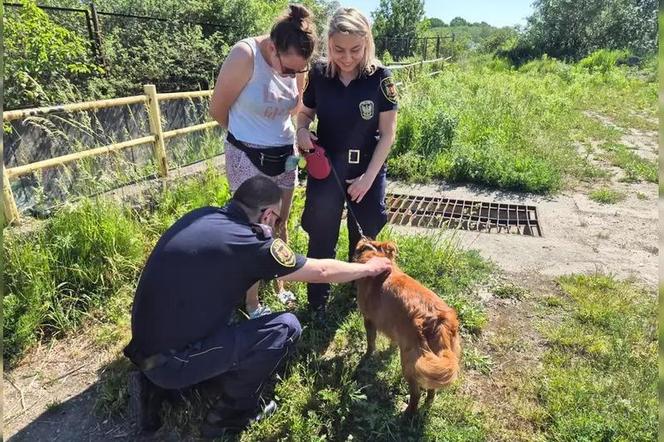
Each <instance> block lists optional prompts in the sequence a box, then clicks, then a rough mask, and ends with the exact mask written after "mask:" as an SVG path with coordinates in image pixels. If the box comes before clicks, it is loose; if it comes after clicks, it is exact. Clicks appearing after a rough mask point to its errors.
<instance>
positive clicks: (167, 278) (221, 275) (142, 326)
mask: <svg viewBox="0 0 664 442" xmlns="http://www.w3.org/2000/svg"><path fill="white" fill-rule="evenodd" d="M257 231H259V229H257V228H256V227H255V226H252V224H251V223H250V222H249V220H248V218H247V216H246V214H245V213H244V211H243V210H242V209H241V208H240V207H239V206H238V205H237V204H236V203H234V202H231V203H229V204H228V205H227V206H225V207H222V208H220V207H203V208H200V209H196V210H194V211H192V212H189V213H188V214H186V215H185V216H183V217H182V218H181V219H180V220H178V221H177V222H176V223H175V224H174V225H173V226H172V227H171V228H169V229H168V230H167V231H166V232H165V233H164V235H163V236H162V237H161V239H160V240H159V242H158V243H157V245H156V246H155V249H154V250H153V251H152V254H151V255H150V257H149V258H148V261H147V263H146V265H145V268H144V270H143V273H142V275H141V278H140V281H139V284H138V288H137V290H136V296H135V298H134V306H133V311H132V325H131V326H132V344H133V345H134V346H135V348H136V349H138V350H139V351H140V352H141V353H143V354H144V355H145V356H150V355H153V354H156V353H161V352H165V351H168V350H171V349H173V350H181V349H183V348H185V347H186V346H187V345H188V344H193V343H195V342H197V341H199V340H200V339H202V338H204V337H206V336H208V335H210V334H212V333H213V332H215V331H216V330H218V329H219V327H223V326H225V325H226V324H228V321H229V319H230V316H231V313H232V312H233V310H234V309H235V308H236V307H237V305H238V304H240V303H242V302H243V301H244V300H245V297H246V293H247V290H248V289H249V288H250V287H251V286H252V285H253V284H254V283H256V282H257V281H259V280H261V279H271V278H276V277H279V276H284V275H287V274H289V273H292V272H294V271H295V270H298V269H299V268H301V267H302V266H303V265H304V263H305V261H306V258H305V257H304V256H301V255H296V254H295V253H293V251H292V250H291V249H290V248H289V247H288V246H287V245H286V244H285V243H284V242H283V241H281V240H280V239H273V238H271V237H269V236H268V237H267V238H266V237H265V236H264V235H263V234H261V233H257Z"/></svg>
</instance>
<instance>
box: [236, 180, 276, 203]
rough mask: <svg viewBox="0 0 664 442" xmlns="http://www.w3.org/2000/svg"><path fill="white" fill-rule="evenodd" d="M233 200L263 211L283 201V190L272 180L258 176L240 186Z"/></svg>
mask: <svg viewBox="0 0 664 442" xmlns="http://www.w3.org/2000/svg"><path fill="white" fill-rule="evenodd" d="M233 200H235V201H237V202H238V203H240V204H242V205H243V206H245V207H247V208H249V209H263V208H265V207H268V206H272V205H274V204H278V203H279V202H280V201H281V189H280V188H279V186H277V185H276V184H275V183H274V181H272V180H271V179H269V178H267V177H265V176H262V175H256V176H253V177H251V178H249V179H248V180H246V181H245V182H243V183H242V184H240V187H238V188H237V190H236V191H235V193H234V194H233Z"/></svg>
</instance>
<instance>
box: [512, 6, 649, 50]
mask: <svg viewBox="0 0 664 442" xmlns="http://www.w3.org/2000/svg"><path fill="white" fill-rule="evenodd" d="M534 8H535V13H534V14H533V15H532V16H531V17H529V18H528V24H527V27H526V31H525V33H524V34H523V35H522V37H521V39H520V40H519V41H518V43H517V45H516V47H515V48H514V49H513V50H512V51H511V53H509V54H508V56H510V58H512V59H513V60H514V59H518V60H520V61H525V60H523V58H524V57H525V58H526V59H527V58H535V57H539V56H540V55H542V54H544V53H546V54H548V55H549V56H552V57H556V58H562V59H567V60H579V59H581V58H583V57H585V56H587V55H588V54H590V53H592V52H594V51H596V50H598V49H628V50H630V51H631V52H633V53H634V54H636V55H639V56H643V55H647V54H653V53H655V52H656V50H657V1H656V0H575V1H572V0H536V1H535V3H534Z"/></svg>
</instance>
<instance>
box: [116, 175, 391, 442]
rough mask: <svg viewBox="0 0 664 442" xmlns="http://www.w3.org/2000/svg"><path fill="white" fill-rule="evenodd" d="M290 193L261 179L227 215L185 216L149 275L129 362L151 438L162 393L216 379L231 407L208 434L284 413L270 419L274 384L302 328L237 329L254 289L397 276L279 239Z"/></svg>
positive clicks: (224, 210) (290, 318)
mask: <svg viewBox="0 0 664 442" xmlns="http://www.w3.org/2000/svg"><path fill="white" fill-rule="evenodd" d="M281 195H282V192H281V190H280V189H279V187H278V186H277V185H276V184H274V183H273V182H272V181H271V180H270V179H269V178H266V177H264V176H255V177H253V178H250V179H248V180H247V181H245V182H244V183H243V184H242V185H240V187H239V188H238V189H237V191H236V192H235V194H234V195H233V198H232V199H231V201H230V203H229V204H228V205H226V206H225V207H204V208H200V209H196V210H193V211H191V212H189V213H187V214H186V215H184V216H183V217H182V218H181V219H180V220H178V221H177V222H176V223H175V224H174V225H173V226H172V227H171V228H169V229H168V230H167V231H166V232H165V233H164V234H163V236H162V237H161V238H160V240H159V241H158V243H157V245H156V246H155V248H154V250H153V251H152V254H151V255H150V257H149V258H148V261H147V263H146V265H145V268H144V270H143V273H142V275H141V278H140V281H139V284H138V288H137V290H136V295H135V298H134V305H133V310H132V324H131V327H132V339H131V342H130V343H129V345H128V346H127V347H126V348H125V355H127V357H128V358H129V359H131V360H132V362H134V364H136V365H137V366H138V367H139V369H140V371H139V372H135V373H133V374H132V375H131V378H130V396H131V397H130V405H131V408H132V409H133V413H134V414H135V416H136V418H137V420H138V424H139V427H140V429H141V430H148V431H149V430H156V429H157V428H158V427H159V426H160V422H159V406H160V401H161V397H162V394H163V390H162V389H182V388H186V387H190V386H193V385H195V384H198V383H200V382H203V381H206V380H210V379H213V380H214V382H215V383H217V382H218V383H217V385H219V386H220V387H221V388H220V390H221V392H222V394H221V398H220V400H219V402H218V403H217V405H216V406H215V407H213V409H212V410H210V412H209V413H208V417H207V419H206V422H205V424H204V426H203V429H202V433H203V436H206V437H216V436H219V435H222V434H224V433H227V432H231V431H232V432H236V431H241V430H242V429H243V428H244V427H245V426H247V425H248V424H249V423H251V422H252V421H254V420H257V419H261V418H262V417H265V416H266V415H267V414H269V413H270V412H272V411H274V410H275V409H276V404H275V403H274V402H273V401H270V402H269V403H268V404H267V405H266V406H264V407H263V408H262V409H261V407H259V398H260V395H261V390H262V387H263V384H264V383H265V381H266V380H267V379H268V378H269V377H270V375H271V374H272V373H273V372H274V371H275V370H276V369H277V367H278V366H279V365H280V362H281V361H283V360H284V358H285V357H286V356H287V355H288V353H289V352H291V351H292V349H293V346H294V344H295V342H296V341H297V340H298V338H299V336H300V333H301V327H300V323H299V322H298V320H297V318H296V317H295V316H294V315H293V314H291V313H286V312H282V313H271V314H267V315H264V316H260V317H258V318H255V319H251V320H247V321H242V322H240V323H237V324H233V325H229V320H230V318H231V314H232V312H233V310H234V309H235V308H236V306H237V305H238V304H241V303H242V302H243V301H244V299H245V295H246V293H247V290H248V289H249V287H251V286H252V285H253V284H255V283H256V282H258V281H259V280H262V279H272V278H279V279H281V280H283V281H303V282H310V283H321V282H326V283H341V282H349V281H353V280H355V279H359V278H363V277H366V276H375V275H378V274H381V273H383V272H389V271H390V269H391V267H390V263H389V261H388V260H387V259H384V258H376V259H373V260H371V261H369V262H367V263H366V264H359V263H346V262H341V261H336V260H332V259H320V260H319V259H308V258H305V257H304V256H301V255H297V254H295V253H294V252H293V251H292V250H291V249H290V247H289V246H288V245H287V244H286V243H284V242H283V241H282V240H280V239H275V238H272V234H271V229H273V228H275V227H277V226H278V224H279V222H280V218H279V213H280V209H281Z"/></svg>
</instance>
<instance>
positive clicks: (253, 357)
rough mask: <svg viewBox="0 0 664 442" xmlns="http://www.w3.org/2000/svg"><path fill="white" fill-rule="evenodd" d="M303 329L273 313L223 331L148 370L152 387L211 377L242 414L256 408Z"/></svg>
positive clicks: (178, 386)
mask: <svg viewBox="0 0 664 442" xmlns="http://www.w3.org/2000/svg"><path fill="white" fill-rule="evenodd" d="M301 333H302V328H301V326H300V323H299V321H298V320H297V318H296V317H295V315H293V314H292V313H272V314H270V315H265V316H261V317H259V318H256V319H252V320H248V321H242V322H240V323H238V324H233V325H226V326H222V327H220V328H219V329H218V330H217V331H216V332H215V333H213V334H212V335H210V336H208V337H207V338H205V339H203V340H201V341H200V342H197V343H195V344H193V345H190V346H189V347H188V348H186V349H184V350H182V351H180V352H177V353H174V354H173V355H172V357H170V358H169V359H168V361H167V362H166V363H165V364H164V365H161V366H159V367H155V368H153V369H151V370H147V371H145V372H144V373H145V375H146V376H147V377H148V379H150V380H151V381H152V382H153V383H154V384H156V385H158V386H159V387H162V388H165V389H181V388H186V387H190V386H193V385H196V384H198V383H201V382H203V381H207V380H210V379H213V380H214V381H215V382H217V381H218V382H219V383H220V384H221V389H222V392H223V393H222V394H223V400H224V402H225V403H226V404H227V405H229V406H230V407H232V408H236V409H238V410H246V409H252V408H254V407H256V406H257V405H258V399H259V397H260V393H261V390H262V388H263V384H264V382H265V381H266V380H267V379H268V378H269V377H270V375H271V374H272V373H273V372H274V371H275V370H276V369H277V367H278V366H279V365H280V362H282V360H284V359H285V357H286V356H287V355H288V354H289V353H290V352H292V351H293V348H294V344H295V342H296V341H297V340H298V338H299V337H300V334H301Z"/></svg>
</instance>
